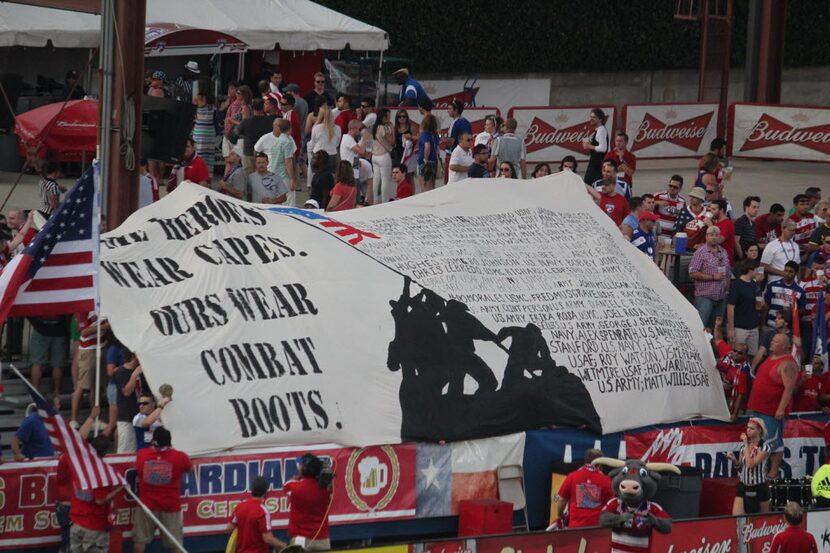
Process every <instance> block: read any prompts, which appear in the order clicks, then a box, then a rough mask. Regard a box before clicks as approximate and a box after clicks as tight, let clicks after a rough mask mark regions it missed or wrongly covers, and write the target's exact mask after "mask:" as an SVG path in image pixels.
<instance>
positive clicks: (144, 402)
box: [138, 401, 150, 405]
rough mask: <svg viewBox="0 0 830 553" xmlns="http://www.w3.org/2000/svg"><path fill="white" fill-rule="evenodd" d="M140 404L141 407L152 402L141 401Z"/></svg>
mask: <svg viewBox="0 0 830 553" xmlns="http://www.w3.org/2000/svg"><path fill="white" fill-rule="evenodd" d="M138 404H139V405H150V402H149V401H139V402H138Z"/></svg>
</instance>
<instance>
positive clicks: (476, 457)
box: [416, 432, 525, 518]
mask: <svg viewBox="0 0 830 553" xmlns="http://www.w3.org/2000/svg"><path fill="white" fill-rule="evenodd" d="M524 447H525V434H524V432H521V433H518V434H510V435H507V436H500V437H498V438H487V439H484V440H474V441H461V442H453V443H450V444H434V443H418V450H417V472H416V490H417V491H416V494H417V498H418V506H417V513H418V514H417V516H418V518H421V517H438V516H449V515H455V514H458V502H459V501H463V500H465V499H498V497H499V486H498V476H497V473H496V471H497V469H498V467H499V466H504V465H520V466H521V464H522V458H523V455H524Z"/></svg>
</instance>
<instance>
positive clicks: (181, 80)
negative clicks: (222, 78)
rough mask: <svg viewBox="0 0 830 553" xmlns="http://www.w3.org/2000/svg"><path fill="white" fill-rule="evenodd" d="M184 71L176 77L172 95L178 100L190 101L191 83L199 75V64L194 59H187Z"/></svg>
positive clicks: (192, 96)
mask: <svg viewBox="0 0 830 553" xmlns="http://www.w3.org/2000/svg"><path fill="white" fill-rule="evenodd" d="M184 68H185V70H186V73H185V74H184V75H182V76H180V77H178V78H176V82H175V84H174V90H175V93H174V95H173V96H174V97H175V98H176V100H178V101H180V102H192V101H193V99H194V94H193V92H194V86H193V83H194V82H195V81H196V79H198V78H199V76H200V75H201V71H200V70H199V64H198V63H197V62H195V61H192V60H191V61H189V62H187V63H186V64H184Z"/></svg>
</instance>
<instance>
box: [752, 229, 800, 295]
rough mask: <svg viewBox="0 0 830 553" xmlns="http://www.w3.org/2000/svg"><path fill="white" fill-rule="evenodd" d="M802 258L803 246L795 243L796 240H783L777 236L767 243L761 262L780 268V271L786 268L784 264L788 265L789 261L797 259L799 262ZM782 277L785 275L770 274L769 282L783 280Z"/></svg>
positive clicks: (768, 276)
mask: <svg viewBox="0 0 830 553" xmlns="http://www.w3.org/2000/svg"><path fill="white" fill-rule="evenodd" d="M800 259H801V248H800V247H799V246H798V244H796V243H795V241H794V240H788V241H787V242H782V241H781V240H779V239H777V238H776V239H775V240H773V241H772V242H770V243H769V244H767V247H766V248H764V253H763V254H761V263H766V264H767V265H769V266H770V267H772V268H773V269H778V270H779V271H783V270H784V265H786V264H787V262H788V261H795V262H796V263H798V262H799V260H800ZM782 278H784V277H782V276H779V275H773V274H768V275H767V284H770V283H772V282H775V281H776V280H781V279H782Z"/></svg>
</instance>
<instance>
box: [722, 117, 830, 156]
mask: <svg viewBox="0 0 830 553" xmlns="http://www.w3.org/2000/svg"><path fill="white" fill-rule="evenodd" d="M781 144H794V145H796V146H801V147H803V148H809V149H811V150H815V151H817V152H821V153H823V154H830V124H825V125H816V126H814V127H804V128H801V127H795V126H792V125H788V124H787V123H784V122H783V121H780V120H778V119H776V118H775V117H773V116H771V115H769V114H767V113H765V114H763V115H762V116H761V118H760V119H758V122H757V123H755V125H753V127H752V129H751V130H750V131H749V134H748V135H747V137H746V141H745V142H744V143H743V145H742V146H741V149H740V150H739V151H741V152H747V151H749V150H757V149H758V148H768V147H770V146H779V145H781Z"/></svg>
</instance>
